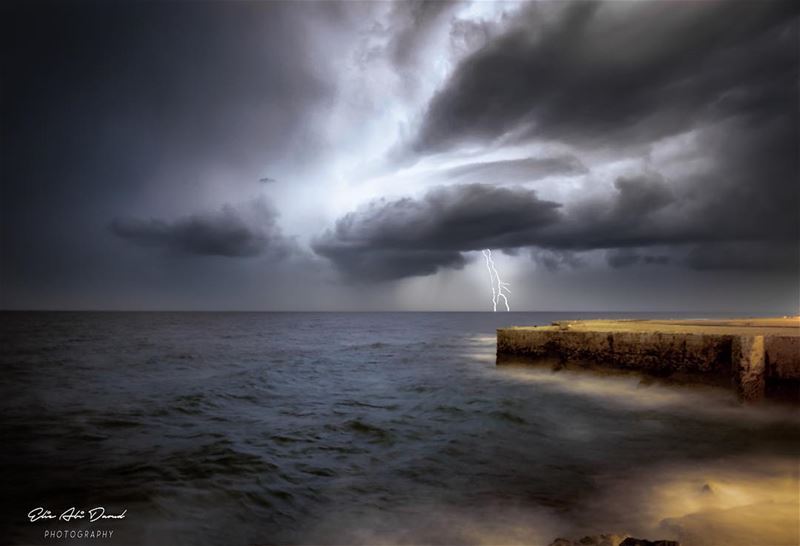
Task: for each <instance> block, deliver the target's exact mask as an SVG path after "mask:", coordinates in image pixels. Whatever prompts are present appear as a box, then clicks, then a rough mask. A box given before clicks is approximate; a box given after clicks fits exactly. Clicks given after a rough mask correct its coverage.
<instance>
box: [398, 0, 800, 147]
mask: <svg viewBox="0 0 800 546" xmlns="http://www.w3.org/2000/svg"><path fill="white" fill-rule="evenodd" d="M565 6H566V7H565V8H564V10H563V13H562V14H561V16H560V18H559V19H558V20H557V21H556V22H554V23H552V24H549V25H542V24H541V23H540V22H539V21H540V20H541V19H542V14H541V13H540V12H541V11H542V10H545V9H550V8H551V6H548V5H545V6H539V5H537V4H532V5H530V6H528V7H527V8H526V9H524V10H523V11H522V12H521V14H520V15H519V16H518V21H517V24H516V25H514V26H512V28H511V30H509V31H508V32H507V33H505V34H504V35H502V36H500V37H498V38H497V39H495V40H494V41H492V42H491V43H490V44H489V45H487V46H486V47H484V48H483V49H481V50H479V51H477V52H476V53H475V54H473V55H471V56H470V57H468V58H467V59H465V60H464V61H463V62H462V63H461V64H460V65H459V66H458V67H457V68H456V70H455V72H454V74H453V75H452V77H451V78H450V79H449V81H448V82H447V83H446V84H445V86H444V87H443V88H442V89H441V90H440V91H439V93H437V94H436V96H435V97H434V98H433V99H432V101H431V103H430V104H429V107H428V110H427V114H426V116H425V119H424V121H423V124H422V127H421V129H420V132H419V135H418V137H417V140H416V142H415V144H414V147H415V149H417V150H418V151H420V152H423V153H425V152H427V151H431V150H439V149H442V148H445V147H448V146H451V145H454V144H457V143H458V142H460V141H463V140H468V141H469V140H472V141H474V140H478V141H490V140H494V139H496V138H499V137H502V136H504V135H509V134H513V135H515V138H524V137H532V136H536V137H545V138H557V139H566V140H569V141H576V142H584V143H586V142H598V141H601V142H602V143H603V144H604V145H608V144H610V143H611V142H614V141H620V140H622V141H626V142H637V143H638V142H641V141H642V140H645V141H646V140H649V139H655V138H658V137H661V136H664V135H669V134H674V133H676V132H680V131H683V130H686V129H689V128H691V127H692V126H693V125H694V124H695V123H697V121H698V120H699V119H702V118H707V119H716V118H720V117H725V116H729V115H736V114H741V113H745V114H747V113H751V114H753V115H758V116H763V115H764V114H765V113H769V112H772V113H773V114H774V113H775V112H786V110H785V109H782V106H784V105H785V104H786V101H787V100H788V101H790V102H791V101H792V100H794V95H795V93H796V89H795V88H794V86H793V83H796V80H795V79H792V76H793V74H795V73H796V66H797V64H796V63H797V54H796V46H797V42H796V25H797V22H796V20H795V19H794V17H795V16H796V14H797V11H798V8H796V7H795V5H794V3H789V2H779V1H776V2H719V3H711V2H696V3H682V4H677V5H676V4H674V3H670V2H644V3H636V4H634V3H620V2H616V3H614V2H612V3H607V4H602V3H599V2H575V3H570V4H565Z"/></svg>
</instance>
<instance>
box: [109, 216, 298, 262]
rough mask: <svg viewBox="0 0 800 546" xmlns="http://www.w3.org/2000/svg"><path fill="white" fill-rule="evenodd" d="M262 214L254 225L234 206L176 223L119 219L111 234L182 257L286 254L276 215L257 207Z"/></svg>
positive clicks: (285, 243)
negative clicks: (182, 255)
mask: <svg viewBox="0 0 800 546" xmlns="http://www.w3.org/2000/svg"><path fill="white" fill-rule="evenodd" d="M253 208H254V209H255V211H256V212H258V213H260V214H259V217H258V223H257V224H255V223H250V222H248V221H247V220H246V219H245V217H244V216H243V215H242V214H241V213H240V212H238V211H237V210H236V209H235V208H234V207H232V206H231V205H225V206H224V207H222V209H221V210H219V211H216V212H210V213H204V214H192V215H190V216H186V217H184V218H179V219H177V220H175V221H172V222H168V221H164V220H157V219H152V218H151V219H149V220H142V219H137V218H118V219H115V220H114V221H113V222H112V223H111V226H110V227H111V231H112V232H113V233H114V234H115V235H117V236H118V237H120V238H122V239H125V240H127V241H130V242H132V243H135V244H138V245H140V246H145V247H156V248H162V249H166V250H168V251H170V252H175V253H178V254H189V255H199V256H225V257H228V258H241V257H248V256H256V255H258V254H261V253H263V252H265V251H267V250H270V251H272V252H273V253H275V254H284V253H286V252H287V250H288V245H287V242H286V241H285V239H284V237H283V235H282V234H281V231H280V228H278V226H277V225H276V221H275V220H276V214H275V212H274V211H273V210H272V209H270V208H268V207H267V206H266V205H265V204H263V203H258V204H256V205H253Z"/></svg>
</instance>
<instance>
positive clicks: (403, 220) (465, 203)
mask: <svg viewBox="0 0 800 546" xmlns="http://www.w3.org/2000/svg"><path fill="white" fill-rule="evenodd" d="M558 208H559V205H558V204H556V203H552V202H549V201H542V200H540V199H539V198H538V197H536V193H535V192H534V191H531V190H526V189H522V188H498V187H494V186H490V185H482V184H465V185H459V186H450V187H443V188H435V189H433V190H431V191H430V192H428V193H427V194H426V195H425V196H424V197H422V198H421V199H418V200H417V199H410V198H406V199H399V200H396V201H386V200H380V201H377V202H374V203H372V204H370V205H369V206H367V207H365V208H363V209H360V210H358V211H356V212H353V213H350V214H347V215H346V216H344V217H343V218H341V219H339V220H338V221H337V222H336V226H335V228H334V229H333V230H331V231H328V232H327V233H325V234H324V235H323V236H322V237H320V238H318V239H317V240H316V241H315V242H314V243H313V248H314V250H315V251H316V252H317V253H318V254H320V255H322V256H325V257H327V258H329V259H330V260H332V261H333V263H334V264H335V265H336V266H337V267H338V268H339V269H340V270H341V271H342V272H344V273H346V274H348V275H349V276H351V277H353V278H360V279H373V280H386V279H397V278H402V277H408V276H415V275H428V274H431V273H435V272H436V271H437V270H438V269H439V268H442V267H457V268H458V267H461V266H463V264H464V258H463V256H461V254H460V253H461V252H462V251H468V250H478V249H481V248H513V247H517V246H521V245H524V244H526V243H527V242H528V241H530V240H532V239H534V238H535V234H536V233H537V232H538V231H539V230H540V229H542V228H545V227H546V226H549V225H552V224H554V223H556V222H558V220H559V210H558Z"/></svg>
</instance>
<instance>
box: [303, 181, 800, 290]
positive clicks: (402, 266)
mask: <svg viewBox="0 0 800 546" xmlns="http://www.w3.org/2000/svg"><path fill="white" fill-rule="evenodd" d="M694 190H695V188H693V187H692V186H689V187H688V188H687V187H679V188H678V191H680V192H681V193H680V195H676V193H675V191H676V190H674V189H673V187H672V186H671V185H670V183H669V182H668V181H667V180H665V179H664V178H663V177H662V176H661V175H659V174H658V173H653V172H649V173H643V174H641V175H639V176H633V177H620V178H618V179H617V180H616V181H615V182H614V191H613V192H612V193H610V194H608V195H602V196H600V197H592V198H588V199H586V200H583V201H578V202H576V203H573V204H571V205H570V206H562V205H560V204H558V203H554V202H551V201H543V200H540V199H539V198H538V197H537V196H536V193H535V192H534V191H531V190H527V189H524V188H519V187H512V188H510V187H498V186H494V185H482V184H464V185H457V186H448V187H443V188H435V189H433V190H431V191H430V192H429V193H428V194H426V195H425V196H424V197H422V198H421V199H410V198H405V199H399V200H395V201H386V200H380V201H377V202H374V203H372V204H371V205H370V206H368V207H365V208H362V209H360V210H357V211H355V212H352V213H350V214H347V215H346V216H344V217H343V218H341V219H340V220H339V221H338V222H337V223H336V226H335V228H334V229H333V230H331V231H328V232H327V233H325V235H324V236H322V237H320V238H319V239H317V240H316V242H315V243H314V245H313V247H314V250H315V251H316V252H317V253H318V254H320V255H322V256H325V257H327V258H329V259H330V260H332V261H333V263H334V264H335V265H336V266H337V268H338V269H339V270H340V271H342V272H344V273H345V274H346V275H348V276H350V277H351V278H353V279H364V280H385V279H396V278H402V277H407V276H416V275H428V274H432V273H435V272H436V271H437V270H438V269H439V268H446V267H456V268H460V267H462V266H463V264H464V257H463V256H462V255H461V253H463V252H468V251H474V250H479V249H483V248H493V249H501V250H509V251H512V252H513V251H514V250H515V249H520V248H525V247H532V251H531V257H532V258H533V259H534V260H535V261H536V262H537V263H539V264H540V265H542V266H544V267H545V268H547V269H549V270H558V269H562V268H565V267H567V268H574V267H580V266H582V265H584V264H585V261H584V260H582V259H581V257H580V255H579V253H580V252H583V251H592V250H606V251H607V252H606V261H607V262H608V264H609V265H610V266H611V267H612V268H615V269H618V268H623V267H631V266H640V265H667V264H673V263H674V264H679V265H682V266H688V267H690V268H692V269H712V268H714V269H739V270H762V271H770V270H781V271H786V270H787V268H792V267H794V268H796V267H797V259H796V258H797V256H796V255H797V252H795V253H792V254H789V255H787V253H786V249H787V248H788V247H792V248H795V249H797V248H798V246H797V242H796V239H794V242H793V239H792V236H793V235H792V232H787V233H784V234H781V233H780V232H775V231H774V229H773V228H772V227H770V226H767V227H766V228H765V227H763V226H758V229H754V227H755V226H751V229H749V230H748V229H746V228H743V227H742V224H743V222H741V221H740V222H737V221H736V217H734V218H733V220H732V221H731V220H729V219H728V217H727V216H726V217H724V218H719V219H717V221H707V215H708V214H711V213H712V212H715V210H716V209H715V208H713V207H711V208H709V207H710V206H711V205H710V204H709V203H708V202H704V201H702V200H697V201H693V200H692V195H691V192H692V191H694ZM739 204H740V205H741V206H752V205H754V204H753V203H749V204H748V203H745V202H742V203H739ZM729 210H730V212H733V213H734V214H738V213H739V211H737V210H735V209H729ZM776 221H777V222H782V221H783V219H777V220H776ZM791 224H792V221H791V220H790V221H789V222H787V225H789V226H791ZM795 225H796V222H795ZM795 233H796V232H795ZM782 237H783V238H782ZM792 245H793V246H792ZM652 247H659V251H658V252H654V251H649V250H648V248H652ZM664 248H666V250H664ZM687 249H688V250H687ZM737 249H738V250H737Z"/></svg>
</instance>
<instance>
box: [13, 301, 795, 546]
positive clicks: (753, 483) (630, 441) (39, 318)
mask: <svg viewBox="0 0 800 546" xmlns="http://www.w3.org/2000/svg"><path fill="white" fill-rule="evenodd" d="M590 316H591V315H587V314H577V313H569V314H555V313H511V314H501V313H497V314H493V313H2V314H0V325H1V326H2V329H1V331H0V336H2V337H0V343H1V345H0V348H1V349H2V350H1V351H0V365H2V378H3V381H2V390H1V391H0V394H1V395H2V401H1V402H0V409H2V412H3V413H2V414H3V423H2V429H3V430H2V435H3V443H4V447H3V450H2V461H0V462H2V465H3V473H4V476H3V478H4V479H3V482H4V485H3V492H4V497H3V498H4V500H3V507H2V509H3V513H4V515H5V518H6V519H7V520H8V521H9V522H10V525H6V528H8V529H10V531H7V534H6V535H5V537H4V538H5V539H9V540H12V542H13V541H17V542H20V543H35V544H38V543H55V542H58V541H55V542H54V541H49V542H48V540H43V539H42V532H43V529H45V528H47V525H50V526H51V527H53V528H78V526H77V524H70V525H65V524H60V525H57V524H46V523H43V522H38V523H36V524H33V523H29V522H28V521H27V519H26V518H25V514H26V513H27V512H28V510H30V509H31V508H34V507H36V506H46V507H51V508H53V509H54V510H56V509H63V508H67V507H69V506H85V507H92V506H98V505H101V506H105V507H106V508H107V509H108V510H109V511H114V510H119V509H123V508H126V509H127V510H128V512H127V515H126V518H125V519H124V520H123V521H120V522H115V523H113V525H110V526H111V527H113V528H114V529H115V535H114V536H113V538H112V539H109V540H106V541H103V543H105V544H165V545H166V544H280V543H293V544H351V543H362V544H381V543H386V544H399V543H402V544H461V543H472V544H547V543H549V541H551V540H552V539H553V538H555V537H556V536H558V535H568V536H569V535H582V534H588V533H600V532H629V533H645V534H647V535H649V536H650V537H651V538H680V539H681V540H683V541H684V544H687V545H689V546H691V545H692V544H722V543H725V544H754V542H750V541H752V540H756V539H755V538H754V537H759V539H758V540H760V541H761V542H758V543H759V544H792V543H796V538H797V536H798V523H797V519H796V515H797V513H798V509H800V504H798V503H799V502H800V501H799V500H798V465H797V462H798V445H800V431H799V429H798V421H797V415H796V413H795V412H793V411H792V410H791V409H789V408H785V407H779V406H771V405H765V406H762V407H759V408H742V407H740V406H739V404H738V403H737V402H736V401H735V400H734V398H733V396H732V394H731V393H730V392H728V391H725V390H718V389H711V388H689V387H681V386H666V385H660V384H654V383H651V382H643V381H641V380H640V378H638V377H635V376H629V375H610V376H599V375H596V374H589V373H577V372H569V371H567V372H553V371H552V370H548V369H541V368H533V367H496V366H495V362H494V350H495V337H494V331H495V329H496V328H497V327H501V326H506V325H511V324H545V323H548V322H550V321H552V320H557V319H561V318H588V317H590ZM604 316H610V315H609V314H604ZM611 316H613V315H611ZM616 316H632V315H616ZM640 316H643V317H644V316H646V315H640ZM106 527H109V525H107V526H106ZM84 528H86V526H84ZM654 534H655V535H658V536H655V537H654V536H653V535H654ZM793 540H795V542H792V541H793ZM68 542H69V543H72V544H77V543H81V541H79V540H71V541H68ZM87 542H90V541H87ZM91 542H92V543H98V541H91ZM59 543H62V542H59Z"/></svg>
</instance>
